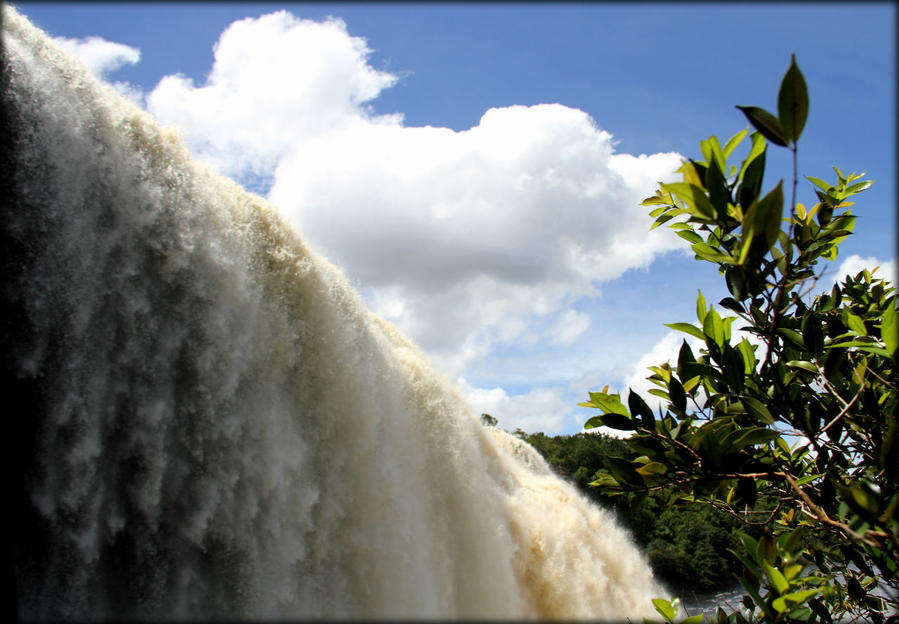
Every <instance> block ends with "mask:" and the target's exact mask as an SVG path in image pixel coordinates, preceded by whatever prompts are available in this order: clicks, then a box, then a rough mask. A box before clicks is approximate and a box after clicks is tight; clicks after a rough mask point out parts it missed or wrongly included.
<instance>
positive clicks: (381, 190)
mask: <svg viewBox="0 0 899 624" xmlns="http://www.w3.org/2000/svg"><path fill="white" fill-rule="evenodd" d="M214 51H215V61H214V65H213V67H212V68H211V71H210V73H209V75H208V78H207V79H206V80H205V82H204V83H203V84H194V82H193V81H192V80H191V79H189V78H187V77H184V76H167V77H165V78H164V79H163V80H162V81H160V83H159V84H158V85H157V87H156V88H155V89H154V90H153V91H152V92H151V93H150V94H149V95H148V97H147V105H148V110H149V111H150V112H152V113H153V114H154V115H156V116H157V117H158V118H159V119H160V120H161V121H162V122H164V123H167V124H171V125H174V126H177V127H178V128H179V129H180V131H181V132H182V135H183V136H184V137H185V140H186V141H187V143H188V145H189V146H190V147H191V149H192V150H193V151H194V153H196V154H197V155H198V156H199V157H200V158H202V159H204V160H206V161H207V162H208V163H210V164H211V165H212V166H213V167H216V168H218V169H219V170H220V171H221V172H222V173H225V174H227V175H231V176H234V177H236V178H237V179H238V180H239V181H245V182H246V181H247V180H250V181H252V180H258V179H260V178H262V179H264V180H266V181H268V182H270V188H269V192H268V197H269V199H270V200H271V201H272V202H273V203H275V204H276V205H277V206H279V208H280V210H281V211H282V214H284V215H285V216H286V217H287V218H288V219H289V220H291V221H292V222H293V223H294V224H295V225H296V227H297V229H298V231H299V232H300V234H301V235H302V236H303V238H304V239H305V240H307V241H308V242H309V243H310V245H311V246H312V247H313V248H314V249H316V250H317V251H318V252H319V253H322V254H324V255H325V256H327V257H328V258H329V259H330V260H332V261H333V262H335V263H336V264H338V265H339V266H341V267H342V268H343V270H344V271H345V272H346V274H347V275H348V277H349V278H350V279H351V280H352V281H353V282H354V283H355V284H356V285H357V287H359V289H360V290H361V291H362V293H363V295H364V296H365V297H366V300H367V301H368V302H369V304H370V305H371V306H372V308H373V309H374V310H375V312H377V313H378V314H381V315H382V316H384V317H385V318H386V319H388V320H390V321H391V322H393V323H395V324H396V325H397V326H398V327H399V328H400V329H401V330H402V331H404V332H405V333H406V334H407V335H409V336H410V337H411V338H412V339H413V340H415V341H416V342H417V343H418V344H419V345H420V346H421V347H422V348H423V349H424V350H425V351H426V352H428V353H429V354H430V355H431V356H432V357H433V359H434V360H435V363H436V364H437V366H438V368H440V369H441V370H442V371H443V372H445V373H447V374H448V375H450V376H451V377H453V378H458V377H462V376H464V375H465V374H466V371H467V370H469V369H470V367H471V365H472V364H473V363H476V362H477V363H480V364H482V365H483V363H484V362H485V361H489V358H490V357H491V356H492V355H493V354H494V353H495V352H496V350H497V348H498V347H502V346H513V345H514V346H515V347H516V348H519V349H525V350H527V349H530V350H533V351H534V352H538V351H539V350H541V349H543V348H548V347H550V346H551V345H556V347H558V346H565V345H570V344H572V343H573V342H574V341H575V340H577V338H578V336H580V335H581V333H582V332H584V331H585V330H586V329H587V328H588V326H589V325H590V318H589V317H588V316H586V315H585V314H584V313H583V312H577V311H575V310H574V309H573V306H574V304H575V303H576V302H577V301H578V300H581V299H584V298H589V297H596V296H598V295H599V292H600V291H599V288H598V286H599V285H600V284H602V283H603V282H604V281H608V280H610V279H614V278H616V277H618V276H620V275H621V274H622V273H623V272H625V271H626V270H628V269H630V268H634V267H646V266H648V265H649V263H650V262H652V260H653V259H654V258H655V257H657V256H658V255H659V254H661V253H664V252H666V251H669V250H672V249H678V248H682V247H683V242H682V241H680V239H678V238H677V237H673V236H670V233H668V232H665V231H663V228H659V229H657V230H654V231H653V232H648V231H647V230H648V227H649V225H650V224H651V220H650V219H649V218H648V216H647V214H646V210H645V209H644V208H643V207H641V206H639V203H640V201H641V200H642V199H643V198H644V197H646V196H648V195H651V194H652V192H653V190H654V189H655V185H656V183H657V182H658V181H660V180H672V179H673V171H674V170H675V169H676V168H677V167H678V166H679V164H680V160H681V158H680V156H679V155H678V154H674V153H664V154H651V155H644V154H641V155H631V154H619V153H616V152H615V147H614V141H613V137H612V135H611V134H610V133H609V132H607V131H605V130H603V129H601V128H600V127H599V126H598V125H597V123H596V122H595V121H594V120H593V119H592V118H591V117H590V116H589V115H588V114H587V113H585V112H584V111H581V110H577V109H574V108H571V107H567V106H564V105H562V104H540V105H535V106H509V107H504V108H492V109H489V110H487V111H485V112H484V114H483V116H482V118H481V119H480V121H479V123H478V124H477V125H475V126H474V127H472V128H469V129H466V130H462V131H456V130H453V129H450V128H442V127H431V126H424V127H411V126H405V125H404V124H403V117H402V115H401V114H399V113H398V114H392V115H375V114H374V113H373V112H372V110H371V107H370V105H369V103H370V102H371V101H373V100H374V99H375V98H377V96H378V95H379V94H380V93H381V92H382V91H383V90H384V89H387V88H389V87H391V86H393V85H395V84H396V83H397V81H398V77H397V76H395V75H393V74H390V73H387V72H384V71H381V70H378V69H375V68H374V67H372V66H371V65H370V63H369V56H370V54H371V50H370V48H369V47H368V44H367V42H366V41H365V40H364V39H362V38H360V37H354V36H350V35H349V33H348V32H347V27H346V24H345V23H344V22H343V21H341V20H339V19H329V20H327V21H324V22H315V21H310V20H303V19H298V18H297V17H294V16H293V15H291V14H289V13H287V12H284V11H280V12H277V13H272V14H269V15H264V16H262V17H259V18H255V19H254V18H248V19H244V20H241V21H238V22H235V23H233V24H232V25H231V26H229V27H228V29H227V30H225V32H224V33H223V34H222V36H221V37H220V39H219V41H218V42H217V44H216V45H215V48H214ZM481 368H482V369H483V368H484V366H481ZM540 374H541V373H540V371H537V370H535V371H534V380H533V381H534V383H535V384H539V383H540ZM472 392H475V390H474V389H472ZM484 392H486V393H488V394H487V395H484V396H488V395H489V396H494V395H492V394H489V393H491V392H494V390H485V391H484ZM499 392H502V390H499ZM473 396H481V395H477V393H475V394H474V395H473ZM533 398H534V397H531V399H533ZM506 399H508V400H509V401H514V400H517V399H515V398H514V397H511V398H510V397H506ZM497 400H499V399H497ZM541 400H543V401H544V403H545V404H547V405H548V404H549V403H551V401H550V400H549V398H545V397H544V399H541ZM538 403H539V401H538ZM485 411H486V410H485ZM566 411H567V409H566ZM522 413H530V412H522ZM521 422H523V421H521ZM546 422H551V421H546ZM541 428H544V429H549V428H550V427H549V426H548V425H545V426H542V427H541Z"/></svg>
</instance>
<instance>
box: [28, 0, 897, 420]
mask: <svg viewBox="0 0 899 624" xmlns="http://www.w3.org/2000/svg"><path fill="white" fill-rule="evenodd" d="M16 6H17V7H18V9H19V10H20V11H21V12H22V13H24V14H25V15H26V16H28V17H29V18H30V19H31V20H32V21H33V22H34V23H35V24H36V25H37V26H39V27H41V28H42V29H44V30H45V31H47V32H48V33H49V34H50V35H52V36H54V37H61V38H65V39H66V40H67V41H64V42H63V43H64V45H66V46H67V47H68V49H69V50H70V51H71V52H72V53H74V54H76V55H79V56H81V57H82V58H84V59H86V60H88V61H90V62H89V65H90V66H92V68H93V69H94V71H95V72H96V73H98V74H103V75H104V76H105V77H106V79H107V80H108V81H110V82H113V83H118V88H119V89H120V90H121V91H122V92H123V93H126V94H128V95H129V96H130V97H131V98H132V99H133V100H134V101H135V102H137V103H138V104H139V105H141V106H143V107H145V108H148V109H149V110H150V112H151V113H153V114H154V115H156V116H157V117H158V118H159V119H160V120H161V121H162V122H163V123H166V124H169V125H174V126H177V127H179V128H181V130H182V132H183V136H184V138H185V142H186V143H187V145H188V146H189V147H190V148H191V149H192V151H194V153H195V154H196V155H197V156H198V157H199V158H201V159H203V160H205V161H207V162H209V163H210V164H211V165H212V166H213V167H215V168H216V169H218V170H219V171H221V172H222V173H224V174H226V175H229V176H231V177H234V178H235V179H237V180H238V181H240V182H241V183H243V184H245V185H247V186H248V187H250V188H251V189H253V190H255V191H257V192H260V193H262V194H268V195H269V198H270V199H271V200H272V201H273V202H275V203H276V205H278V206H279V208H281V209H282V212H283V214H284V215H285V217H286V218H288V219H290V220H291V221H292V222H293V223H294V224H295V225H296V227H297V229H298V230H299V231H300V234H301V235H302V236H303V237H304V238H305V239H306V240H307V242H309V244H310V245H311V246H312V247H313V248H314V249H316V250H317V251H319V252H321V253H323V254H324V255H326V256H327V257H328V258H329V259H331V260H332V261H334V262H335V263H336V264H338V265H339V266H341V267H342V268H343V269H344V271H345V272H346V274H347V275H348V277H349V278H350V279H351V281H352V282H353V283H354V284H355V285H356V286H357V287H358V288H359V290H360V291H361V292H362V293H363V295H364V296H365V298H366V301H367V302H368V303H369V305H370V306H371V307H372V308H373V309H374V310H375V311H376V312H378V313H379V314H381V315H382V316H384V317H386V318H387V319H388V320H391V321H392V322H394V323H396V324H397V325H398V326H399V327H400V328H401V329H402V330H403V331H404V332H406V333H407V334H408V335H410V336H411V337H412V338H413V339H414V340H416V342H418V344H419V345H420V346H421V347H422V348H423V349H424V350H425V352H427V353H428V354H429V355H431V356H432V358H433V360H434V362H435V365H436V366H437V367H438V369H439V370H441V371H442V372H444V373H446V374H447V375H449V376H450V377H451V378H453V379H454V380H458V381H459V383H460V387H461V388H462V390H463V393H464V394H466V396H467V397H468V398H469V400H470V401H471V403H472V404H473V406H474V407H475V408H476V409H478V410H480V411H487V412H490V413H492V414H493V415H494V416H496V417H497V418H498V419H499V421H500V426H502V427H504V428H506V429H510V430H512V429H514V428H516V427H521V428H523V429H525V430H528V431H545V432H547V433H573V432H576V431H579V430H580V428H581V425H582V424H583V422H584V421H585V420H586V419H587V418H588V417H589V416H590V412H589V410H584V409H582V408H577V407H576V403H577V402H578V401H581V400H583V399H584V398H585V396H586V391H587V390H590V389H596V388H598V387H602V386H603V385H604V384H607V383H608V384H609V385H610V386H612V387H613V388H618V389H623V388H624V387H625V386H626V385H628V384H633V385H637V386H640V385H641V383H642V381H641V380H642V378H643V377H645V373H644V372H643V370H642V367H641V364H646V363H658V361H660V359H664V358H665V357H668V355H667V351H669V350H670V349H671V348H672V346H673V345H676V344H679V338H676V337H674V336H671V335H669V332H668V330H667V328H665V327H664V325H663V323H665V322H674V321H689V320H692V317H693V315H694V305H695V304H694V302H695V296H696V289H697V288H701V289H702V290H703V293H704V294H705V295H706V298H707V299H708V300H710V301H717V300H718V299H720V298H721V297H723V296H725V294H726V293H725V291H724V289H723V286H721V285H719V283H718V280H717V276H716V271H715V269H714V267H712V265H709V264H707V263H702V264H700V263H698V262H695V261H694V260H693V259H692V256H691V255H689V254H688V253H686V252H685V251H684V248H683V246H682V245H681V244H680V241H679V239H677V237H675V236H674V234H673V233H671V232H670V231H667V232H666V231H662V229H661V228H660V230H659V231H656V233H654V234H653V235H652V236H649V235H648V234H647V233H646V229H647V228H648V226H649V225H650V224H651V221H650V220H649V218H648V217H647V216H646V214H645V212H646V211H645V209H643V208H641V207H639V206H637V205H636V204H637V203H638V202H639V200H640V199H642V198H643V197H645V196H647V195H650V194H652V192H653V190H654V188H655V187H654V183H655V181H657V180H659V179H662V178H664V177H666V176H670V171H671V169H673V167H674V166H676V164H677V162H678V161H679V155H684V156H695V155H696V154H697V153H698V141H699V140H700V139H704V138H707V137H708V136H709V135H711V134H716V135H718V136H719V137H721V138H724V139H726V138H727V137H728V136H730V135H731V134H733V133H735V132H737V131H739V130H741V129H742V128H743V127H744V126H745V121H744V119H743V117H742V114H741V113H739V111H737V110H736V109H735V108H734V105H735V104H741V105H758V106H763V107H766V108H769V109H771V110H774V109H775V102H776V93H777V87H778V84H779V82H780V78H781V76H782V75H783V73H784V71H785V70H786V67H787V65H788V63H789V58H790V54H791V53H795V54H796V57H797V61H798V63H799V66H800V68H801V69H802V71H803V73H804V75H805V77H806V81H807V83H808V87H809V91H810V98H811V109H810V117H809V120H808V123H807V125H806V128H805V131H804V136H803V138H802V140H801V141H800V147H799V166H800V173H801V174H805V175H813V176H816V177H820V178H824V179H831V178H832V177H833V175H834V174H833V173H832V170H831V168H830V167H831V165H836V166H838V167H840V168H841V169H842V170H843V171H844V172H846V171H867V172H868V174H869V177H870V178H871V179H874V180H876V183H875V185H874V186H873V187H872V188H871V189H870V190H869V191H867V192H866V193H865V194H864V195H863V196H862V198H861V200H860V202H859V204H858V211H857V212H858V214H860V215H861V218H860V219H858V221H857V225H856V234H855V235H854V236H852V237H850V238H849V239H848V240H847V241H846V242H845V243H844V245H843V248H842V249H843V251H842V252H841V254H840V257H839V258H838V260H837V262H836V263H835V264H834V267H833V269H834V274H836V272H837V271H838V270H839V269H840V268H841V266H842V268H843V269H844V270H846V269H849V268H850V267H860V266H863V265H871V264H873V263H887V262H891V261H892V264H889V265H887V267H886V268H887V269H888V270H894V269H895V261H894V256H895V232H896V222H895V199H894V198H895V171H896V159H895V145H896V129H895V111H896V99H895V96H896V81H895V70H896V67H895V57H896V39H895V28H896V8H895V6H894V4H892V3H878V4H848V3H847V4H840V3H821V4H816V3H802V4H795V5H791V4H767V3H765V4H762V3H734V4H720V5H719V4H709V3H701V4H695V5H693V4H681V3H664V4H648V3H635V4H606V3H595V4H590V3H584V4H540V3H526V4H505V3H502V4H469V3H462V4H452V3H448V4H432V5H428V4H415V3H398V4H377V3H371V4H369V3H350V4H339V3H328V4H311V3H309V4H307V3H286V4H268V3H248V4H242V3H214V2H212V3H196V4H188V3H160V4H152V3H123V4H116V3H99V4H86V3H68V4H53V3H43V2H38V3H28V2H23V3H17V4H16ZM277 11H287V12H288V14H284V13H281V14H275V13H276V12H277ZM272 14H275V15H274V16H273V15H272ZM266 15H267V16H269V17H268V18H264V19H260V18H262V16H266ZM329 16H330V17H333V18H339V20H340V21H335V20H333V19H332V20H330V21H329V19H328V18H329ZM238 20H246V21H244V22H241V24H242V26H241V27H240V28H231V29H230V30H228V32H229V33H230V34H229V36H228V37H227V39H222V40H221V42H220V43H219V44H218V46H219V47H218V49H219V52H220V54H219V57H218V58H217V57H215V56H214V54H213V49H214V46H216V45H217V42H219V39H220V37H222V34H223V32H225V31H226V29H229V27H230V26H231V25H232V24H233V23H234V22H237V21H238ZM88 37H99V38H101V39H103V40H105V41H106V42H113V43H116V44H123V46H127V48H126V47H122V46H118V47H117V46H109V45H106V46H105V47H104V46H103V45H98V44H101V43H102V42H98V41H96V40H93V41H92V42H88V41H86V40H85V38H88ZM138 52H139V55H138ZM138 56H139V59H138ZM214 67H215V69H213V68H214ZM207 81H209V82H207ZM547 105H555V106H547ZM488 111H490V112H489V113H488ZM641 155H644V156H642V157H641ZM769 163H770V164H769V173H768V174H767V175H768V177H767V184H766V186H769V187H770V186H771V185H773V184H774V183H775V182H776V180H777V179H779V178H788V177H789V176H790V175H791V171H790V168H789V161H788V159H787V157H786V152H783V153H781V150H779V149H778V148H776V147H775V146H772V147H771V148H770V150H769ZM812 197H813V196H812V194H811V191H810V185H808V184H805V185H800V197H799V199H800V201H804V202H805V203H806V204H811V203H814V202H813V201H812ZM844 262H846V263H848V264H846V265H845V266H843V263H844ZM643 387H645V385H644V386H643Z"/></svg>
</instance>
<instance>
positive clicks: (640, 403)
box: [627, 390, 656, 431]
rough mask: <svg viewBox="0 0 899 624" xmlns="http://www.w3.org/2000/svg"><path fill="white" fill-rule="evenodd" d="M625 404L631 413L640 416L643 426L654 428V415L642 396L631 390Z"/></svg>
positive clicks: (652, 429)
mask: <svg viewBox="0 0 899 624" xmlns="http://www.w3.org/2000/svg"><path fill="white" fill-rule="evenodd" d="M627 406H628V408H630V410H631V414H633V415H634V416H639V417H640V420H642V421H643V426H644V427H645V428H647V429H649V430H650V431H654V430H655V426H656V423H655V417H654V416H653V414H652V409H650V407H649V405H647V404H646V401H644V400H643V397H641V396H640V395H639V394H637V393H636V392H634V391H633V390H631V391H630V394H628V395H627Z"/></svg>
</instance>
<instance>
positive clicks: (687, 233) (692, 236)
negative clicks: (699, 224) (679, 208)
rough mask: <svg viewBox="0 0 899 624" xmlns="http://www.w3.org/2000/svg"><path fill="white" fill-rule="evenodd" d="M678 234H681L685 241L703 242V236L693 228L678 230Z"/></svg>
mask: <svg viewBox="0 0 899 624" xmlns="http://www.w3.org/2000/svg"><path fill="white" fill-rule="evenodd" d="M676 234H677V235H678V236H680V237H681V238H682V239H684V240H685V241H689V242H690V243H701V242H703V240H702V236H700V235H699V234H697V233H696V232H693V231H692V230H682V231H680V232H676Z"/></svg>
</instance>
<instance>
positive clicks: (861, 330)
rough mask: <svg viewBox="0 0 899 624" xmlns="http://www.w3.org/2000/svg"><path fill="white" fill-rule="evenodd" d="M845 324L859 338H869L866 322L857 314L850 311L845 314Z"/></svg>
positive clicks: (845, 311)
mask: <svg viewBox="0 0 899 624" xmlns="http://www.w3.org/2000/svg"><path fill="white" fill-rule="evenodd" d="M843 322H844V323H846V325H848V326H849V329H850V330H851V331H853V332H855V333H856V334H858V335H859V336H867V335H868V330H867V329H866V328H865V322H864V321H863V320H862V319H861V317H860V316H858V315H857V314H853V313H852V312H850V311H849V310H844V312H843Z"/></svg>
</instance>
